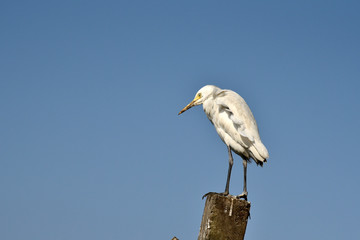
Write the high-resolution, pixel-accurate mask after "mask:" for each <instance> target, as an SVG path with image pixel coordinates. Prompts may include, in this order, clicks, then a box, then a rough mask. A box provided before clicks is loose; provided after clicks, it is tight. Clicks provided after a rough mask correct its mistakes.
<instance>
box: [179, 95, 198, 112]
mask: <svg viewBox="0 0 360 240" xmlns="http://www.w3.org/2000/svg"><path fill="white" fill-rule="evenodd" d="M199 99H200V97H198V96H196V97H195V98H194V100H192V101H191V102H190V103H189V104H188V105H186V107H184V108H183V109H182V110H181V111H180V112H179V114H178V115H180V114H182V113H183V112H185V111H186V110H188V109H190V108H192V107H193V106H195V103H196V101H197V100H199Z"/></svg>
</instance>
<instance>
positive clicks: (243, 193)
mask: <svg viewBox="0 0 360 240" xmlns="http://www.w3.org/2000/svg"><path fill="white" fill-rule="evenodd" d="M243 166H244V190H243V192H242V194H240V195H238V196H237V197H238V198H244V199H245V200H247V195H248V192H247V188H246V169H247V161H246V160H245V159H243Z"/></svg>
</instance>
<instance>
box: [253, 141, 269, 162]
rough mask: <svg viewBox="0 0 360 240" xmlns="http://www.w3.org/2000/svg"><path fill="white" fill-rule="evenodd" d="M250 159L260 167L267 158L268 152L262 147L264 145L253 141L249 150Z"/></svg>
mask: <svg viewBox="0 0 360 240" xmlns="http://www.w3.org/2000/svg"><path fill="white" fill-rule="evenodd" d="M249 150H250V155H251V158H252V159H254V161H255V162H256V164H258V165H260V166H262V165H263V163H264V162H266V159H267V158H269V152H268V150H267V149H266V147H265V146H264V144H263V143H262V142H261V141H259V140H255V141H254V144H253V145H252V146H251V147H250V148H249Z"/></svg>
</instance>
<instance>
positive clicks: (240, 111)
mask: <svg viewBox="0 0 360 240" xmlns="http://www.w3.org/2000/svg"><path fill="white" fill-rule="evenodd" d="M215 99H216V100H215V102H216V104H217V105H218V106H219V107H220V111H225V112H226V113H227V115H228V117H229V119H230V120H231V121H232V124H233V126H234V128H235V129H236V130H237V132H238V133H239V134H240V135H241V136H242V138H244V139H243V141H240V142H239V143H240V144H241V145H243V146H244V147H247V148H248V147H250V145H252V143H254V137H257V136H254V135H256V134H254V132H255V133H257V132H258V131H257V125H256V122H255V119H254V117H253V115H252V113H251V111H250V109H249V107H248V106H247V104H246V102H245V101H244V99H243V98H242V97H241V96H240V95H238V94H237V93H235V92H233V91H230V90H222V91H221V92H219V93H218V94H217V96H216V98H215ZM254 130H256V131H254ZM228 131H229V132H228V134H229V135H232V134H231V130H230V129H229V130H228ZM257 134H258V133H257Z"/></svg>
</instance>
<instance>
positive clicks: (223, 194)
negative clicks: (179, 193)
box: [201, 192, 229, 199]
mask: <svg viewBox="0 0 360 240" xmlns="http://www.w3.org/2000/svg"><path fill="white" fill-rule="evenodd" d="M211 194H218V195H221V196H228V195H229V193H228V192H222V193H217V192H208V193H206V194H204V196H202V198H201V199H204V198H205V197H207V196H209V195H211Z"/></svg>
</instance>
